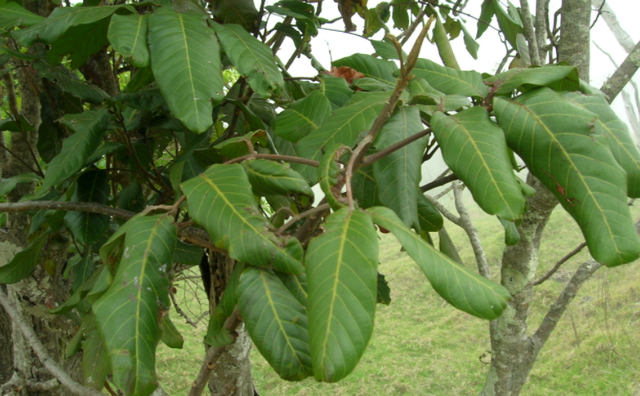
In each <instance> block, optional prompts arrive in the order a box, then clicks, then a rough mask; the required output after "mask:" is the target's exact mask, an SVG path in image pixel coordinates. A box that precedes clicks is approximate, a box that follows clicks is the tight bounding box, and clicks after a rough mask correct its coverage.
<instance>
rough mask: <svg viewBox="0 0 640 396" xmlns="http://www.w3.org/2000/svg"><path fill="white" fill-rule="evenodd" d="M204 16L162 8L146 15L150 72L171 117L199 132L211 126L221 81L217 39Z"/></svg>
mask: <svg viewBox="0 0 640 396" xmlns="http://www.w3.org/2000/svg"><path fill="white" fill-rule="evenodd" d="M205 18H206V15H200V14H196V13H193V12H186V13H177V12H175V11H173V10H172V9H171V8H169V7H162V8H160V9H158V10H156V11H155V12H154V13H153V14H151V15H150V16H149V38H148V39H149V50H150V52H151V69H152V70H153V75H154V76H155V78H156V82H157V83H158V86H159V87H160V91H161V92H162V96H164V98H165V99H166V100H167V103H168V104H169V108H170V109H171V111H172V112H173V114H174V115H175V116H176V117H177V118H178V119H179V120H180V121H182V123H183V124H184V125H185V126H186V127H187V128H189V129H190V130H192V131H194V132H197V133H200V132H203V131H205V130H206V129H207V128H209V127H210V126H211V125H213V117H212V111H213V105H214V103H218V102H220V101H221V100H222V99H223V97H224V93H223V92H222V87H223V81H222V73H221V71H220V66H221V63H220V54H219V47H218V40H216V37H215V34H214V32H213V30H212V29H211V28H210V27H209V26H208V25H207V23H206V21H205Z"/></svg>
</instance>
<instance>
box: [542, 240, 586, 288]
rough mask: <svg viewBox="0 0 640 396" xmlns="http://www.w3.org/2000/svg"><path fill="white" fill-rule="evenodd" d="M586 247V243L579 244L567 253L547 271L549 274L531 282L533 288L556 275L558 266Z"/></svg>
mask: <svg viewBox="0 0 640 396" xmlns="http://www.w3.org/2000/svg"><path fill="white" fill-rule="evenodd" d="M585 246H587V243H586V242H582V243H581V244H579V245H578V246H577V247H576V248H575V249H573V250H572V251H570V252H569V253H567V254H566V255H565V256H564V257H563V258H561V259H560V260H558V262H557V263H556V265H554V266H553V268H551V269H550V270H549V272H547V273H546V274H545V275H544V276H543V277H542V278H540V279H538V280H537V281H535V282H533V285H534V286H538V285H539V284H541V283H542V282H544V281H546V280H547V279H549V278H550V277H551V276H552V275H553V274H555V273H556V271H558V269H559V268H560V266H561V265H562V264H564V263H566V262H567V260H569V259H570V258H571V257H573V256H575V255H576V254H578V253H580V251H582V249H584V247H585Z"/></svg>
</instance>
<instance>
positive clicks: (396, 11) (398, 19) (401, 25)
mask: <svg viewBox="0 0 640 396" xmlns="http://www.w3.org/2000/svg"><path fill="white" fill-rule="evenodd" d="M391 5H392V6H393V11H392V12H391V18H392V19H393V26H394V27H396V28H398V29H407V28H408V27H409V4H408V2H407V1H404V0H392V1H391Z"/></svg>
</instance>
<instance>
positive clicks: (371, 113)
mask: <svg viewBox="0 0 640 396" xmlns="http://www.w3.org/2000/svg"><path fill="white" fill-rule="evenodd" d="M390 95H391V92H367V93H364V92H358V93H357V94H355V95H354V96H353V97H352V98H351V99H350V100H349V102H347V103H346V104H345V105H344V106H343V107H342V108H340V109H338V110H336V111H335V112H334V113H333V115H332V116H331V117H330V118H329V119H328V120H327V122H325V123H324V124H323V125H322V126H321V127H320V128H318V130H316V131H315V132H313V133H312V134H310V135H307V136H306V137H304V138H302V139H300V141H299V142H298V147H297V152H298V154H299V155H300V156H302V157H305V158H309V159H313V160H316V161H319V160H320V158H321V157H322V148H323V147H331V146H334V145H337V144H344V145H345V146H349V147H351V146H353V145H354V144H355V143H356V140H357V138H358V135H359V134H360V133H361V132H362V131H366V130H368V129H369V128H371V125H373V121H375V119H376V117H377V116H378V114H379V113H380V111H382V108H383V107H384V105H385V103H386V101H387V99H389V96H390ZM316 180H317V179H316ZM316 180H312V182H313V183H314V184H315V182H316Z"/></svg>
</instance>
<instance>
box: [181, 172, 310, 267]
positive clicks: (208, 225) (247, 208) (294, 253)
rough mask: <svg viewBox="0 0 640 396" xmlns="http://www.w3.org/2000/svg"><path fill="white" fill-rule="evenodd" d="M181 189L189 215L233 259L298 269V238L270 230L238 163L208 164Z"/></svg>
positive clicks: (300, 253)
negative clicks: (202, 171)
mask: <svg viewBox="0 0 640 396" xmlns="http://www.w3.org/2000/svg"><path fill="white" fill-rule="evenodd" d="M182 191H183V192H184V194H185V195H186V196H187V207H188V211H189V214H190V215H191V217H192V218H193V219H194V220H195V221H196V222H197V223H199V224H201V225H203V226H204V228H205V229H206V230H207V232H208V233H209V235H210V236H211V239H212V241H213V243H215V244H216V245H217V246H218V247H221V248H223V249H227V250H229V255H230V256H231V257H232V258H233V259H235V260H238V261H242V262H246V263H251V264H252V265H255V266H261V267H271V266H273V267H275V268H276V269H277V270H278V271H282V272H289V273H300V272H302V270H303V267H302V264H301V261H302V246H301V245H300V242H299V241H298V240H297V239H295V238H289V239H287V238H284V237H277V236H276V235H275V234H273V232H272V227H271V225H270V223H269V221H268V220H267V219H266V218H264V217H263V216H262V215H260V214H259V211H258V208H257V206H256V203H255V200H254V198H253V192H252V191H251V185H250V183H249V180H248V178H247V174H246V173H245V171H244V170H243V168H242V166H241V165H238V164H232V165H212V166H211V167H209V169H207V171H206V172H204V173H203V174H201V175H199V176H197V177H194V178H192V179H190V180H188V181H186V182H184V183H183V184H182Z"/></svg>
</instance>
